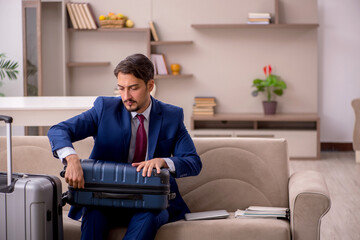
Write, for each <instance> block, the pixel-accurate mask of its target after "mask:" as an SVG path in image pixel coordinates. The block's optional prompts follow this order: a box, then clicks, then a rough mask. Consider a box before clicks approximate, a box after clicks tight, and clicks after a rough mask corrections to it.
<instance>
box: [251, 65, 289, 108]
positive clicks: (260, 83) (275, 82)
mask: <svg viewBox="0 0 360 240" xmlns="http://www.w3.org/2000/svg"><path fill="white" fill-rule="evenodd" d="M271 71H272V68H271V65H270V64H269V65H268V66H265V67H264V74H265V78H266V79H259V78H257V79H254V80H253V85H252V86H253V87H255V88H256V89H255V90H254V91H253V92H252V93H251V94H252V95H253V96H254V97H256V96H258V95H259V92H264V93H266V98H267V101H268V102H271V100H272V98H273V94H275V95H278V96H282V95H283V93H284V90H285V89H286V83H285V82H284V81H283V80H280V79H279V76H276V75H273V74H271Z"/></svg>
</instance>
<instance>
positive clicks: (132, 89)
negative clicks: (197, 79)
mask: <svg viewBox="0 0 360 240" xmlns="http://www.w3.org/2000/svg"><path fill="white" fill-rule="evenodd" d="M114 74H115V76H116V77H117V83H118V87H119V90H120V96H121V97H98V98H97V99H96V100H95V102H94V106H93V107H92V108H91V109H90V110H88V111H86V112H84V113H82V114H80V115H78V116H75V117H73V118H71V119H69V120H67V121H64V122H61V123H59V124H57V125H55V126H53V127H51V128H50V130H49V132H48V137H49V140H50V144H51V148H52V151H53V152H54V156H56V157H58V158H60V159H62V161H63V163H64V164H66V165H67V169H66V174H65V180H66V182H67V183H68V184H69V185H71V186H73V187H74V188H84V178H83V171H82V168H81V165H80V159H79V157H78V155H77V154H76V152H75V150H74V148H73V145H72V142H75V141H78V140H81V139H84V138H86V137H89V136H92V137H93V138H94V148H93V150H92V153H91V155H90V157H89V158H91V159H97V160H107V161H117V162H124V163H132V165H133V166H134V167H136V168H137V171H140V170H141V169H142V170H143V176H146V175H147V176H149V177H150V176H151V172H152V169H157V171H158V172H159V171H160V168H168V169H169V171H170V172H171V177H170V189H171V192H175V193H176V197H175V198H174V199H172V200H170V201H169V207H168V208H167V209H165V210H163V211H144V210H142V211H139V210H134V209H130V210H129V209H121V208H120V209H106V208H95V207H86V208H85V207H84V208H82V209H79V208H76V207H72V209H71V210H70V213H69V216H70V217H72V218H74V219H79V218H80V217H81V216H82V225H81V231H82V236H81V238H82V239H87V240H89V239H106V238H107V235H108V231H109V229H110V228H111V227H113V226H117V225H121V224H127V226H128V229H127V232H126V235H125V237H124V239H154V237H155V235H156V232H157V230H158V229H159V228H160V226H161V225H163V224H165V223H167V222H172V221H176V220H179V219H182V218H183V217H184V214H185V213H187V212H189V209H188V207H187V205H186V203H185V202H184V200H183V199H182V197H181V196H180V193H179V190H178V187H177V184H176V181H175V179H174V177H176V178H179V177H186V176H194V175H197V174H199V172H200V170H201V167H202V165H201V161H200V158H199V156H198V154H197V152H196V149H195V146H194V144H193V141H192V139H191V137H190V136H189V134H188V132H187V130H186V128H185V126H184V123H183V119H184V114H183V110H182V109H181V108H179V107H176V106H172V105H169V104H165V103H163V102H160V101H158V100H156V99H154V98H153V97H151V95H150V92H151V91H152V90H153V88H154V66H153V64H152V62H151V61H150V60H149V59H148V58H147V57H145V56H144V55H142V54H134V55H131V56H128V57H127V58H125V59H124V60H123V61H121V62H120V63H119V64H118V66H117V67H116V68H115V70H114ZM138 115H142V116H138ZM138 128H139V129H141V130H139V131H141V132H142V135H137V134H139V133H138ZM137 136H138V137H137ZM139 136H140V137H139ZM136 138H139V139H143V141H142V145H143V147H138V142H137V139H136ZM139 139H138V140H139ZM140 148H142V149H143V151H142V152H141V150H140V151H139V149H140ZM135 159H138V160H136V161H135ZM139 159H140V160H139Z"/></svg>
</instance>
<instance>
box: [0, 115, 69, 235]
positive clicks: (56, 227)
mask: <svg viewBox="0 0 360 240" xmlns="http://www.w3.org/2000/svg"><path fill="white" fill-rule="evenodd" d="M0 121H5V123H6V125H7V126H6V127H7V173H3V172H0V240H5V239H6V240H19V239H21V240H28V239H29V240H30V239H32V240H42V239H63V223H62V205H61V181H60V179H59V178H57V177H54V176H46V175H33V174H20V173H15V174H12V169H11V165H12V159H11V157H12V156H11V151H12V149H11V147H12V146H11V122H12V118H11V117H8V116H2V115H0ZM30 157H31V156H29V158H30Z"/></svg>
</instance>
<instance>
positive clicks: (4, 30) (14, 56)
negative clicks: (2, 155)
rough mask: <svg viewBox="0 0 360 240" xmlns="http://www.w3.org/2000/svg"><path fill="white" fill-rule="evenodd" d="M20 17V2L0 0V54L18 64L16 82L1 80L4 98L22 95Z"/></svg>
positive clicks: (16, 130) (16, 131)
mask: <svg viewBox="0 0 360 240" xmlns="http://www.w3.org/2000/svg"><path fill="white" fill-rule="evenodd" d="M21 16H22V15H21V0H12V1H8V0H0V32H1V37H0V52H3V53H6V57H7V59H11V60H13V61H16V62H18V64H19V67H18V71H19V75H18V78H17V80H9V79H8V78H6V79H4V80H2V83H3V85H2V87H0V92H2V93H4V94H5V95H6V96H23V95H24V84H23V82H24V80H23V79H24V78H23V71H22V68H23V52H22V49H23V48H22V21H21ZM0 101H1V98H0ZM3 126H4V125H3V124H1V126H0V136H4V135H5V133H6V129H5V127H3ZM23 134H24V128H23V127H13V135H23Z"/></svg>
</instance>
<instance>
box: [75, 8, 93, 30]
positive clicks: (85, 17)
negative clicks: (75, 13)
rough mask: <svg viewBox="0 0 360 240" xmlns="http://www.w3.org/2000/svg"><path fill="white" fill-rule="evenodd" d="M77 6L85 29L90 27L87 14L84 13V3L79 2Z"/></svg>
mask: <svg viewBox="0 0 360 240" xmlns="http://www.w3.org/2000/svg"><path fill="white" fill-rule="evenodd" d="M78 6H79V10H80V15H81V18H82V19H83V21H84V23H85V27H86V29H91V24H90V20H89V19H88V17H87V15H86V13H85V8H84V4H82V3H79V4H78Z"/></svg>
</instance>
